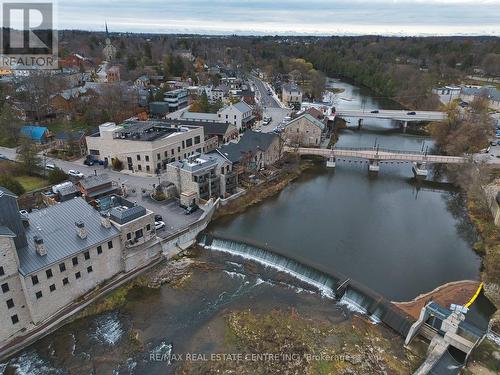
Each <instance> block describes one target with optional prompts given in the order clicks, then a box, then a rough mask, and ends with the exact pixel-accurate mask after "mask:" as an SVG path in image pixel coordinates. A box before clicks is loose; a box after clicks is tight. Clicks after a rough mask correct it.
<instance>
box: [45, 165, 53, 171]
mask: <svg viewBox="0 0 500 375" xmlns="http://www.w3.org/2000/svg"><path fill="white" fill-rule="evenodd" d="M45 169H47V170H49V171H53V170H55V169H56V165H55V164H51V163H47V164H45Z"/></svg>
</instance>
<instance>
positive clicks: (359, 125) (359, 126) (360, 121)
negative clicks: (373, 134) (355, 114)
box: [358, 118, 363, 130]
mask: <svg viewBox="0 0 500 375" xmlns="http://www.w3.org/2000/svg"><path fill="white" fill-rule="evenodd" d="M362 125H363V119H362V118H360V119H358V130H360V129H361V126H362Z"/></svg>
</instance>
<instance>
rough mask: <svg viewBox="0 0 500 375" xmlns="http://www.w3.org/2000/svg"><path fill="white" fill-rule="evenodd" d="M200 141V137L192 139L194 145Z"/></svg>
mask: <svg viewBox="0 0 500 375" xmlns="http://www.w3.org/2000/svg"><path fill="white" fill-rule="evenodd" d="M200 142H201V140H200V136H199V135H197V136H196V137H194V144H195V145H197V144H198V143H200Z"/></svg>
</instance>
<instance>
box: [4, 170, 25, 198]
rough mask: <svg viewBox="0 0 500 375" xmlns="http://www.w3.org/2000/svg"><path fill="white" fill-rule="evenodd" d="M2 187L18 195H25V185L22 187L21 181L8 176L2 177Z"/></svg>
mask: <svg viewBox="0 0 500 375" xmlns="http://www.w3.org/2000/svg"><path fill="white" fill-rule="evenodd" d="M0 186H3V187H4V188H6V189H9V190H10V191H12V192H13V193H14V194H16V195H22V194H24V188H23V185H21V184H20V183H19V181H17V180H15V179H13V178H12V177H11V176H8V175H3V176H0Z"/></svg>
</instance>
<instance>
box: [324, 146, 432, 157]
mask: <svg viewBox="0 0 500 375" xmlns="http://www.w3.org/2000/svg"><path fill="white" fill-rule="evenodd" d="M333 149H334V150H341V151H379V152H391V153H393V154H411V155H415V154H422V155H424V152H423V151H422V150H415V151H408V150H395V149H390V148H382V147H379V148H376V147H338V146H334V147H333Z"/></svg>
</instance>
